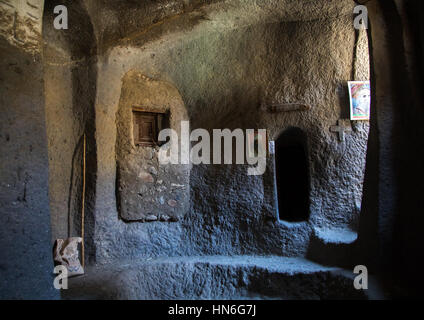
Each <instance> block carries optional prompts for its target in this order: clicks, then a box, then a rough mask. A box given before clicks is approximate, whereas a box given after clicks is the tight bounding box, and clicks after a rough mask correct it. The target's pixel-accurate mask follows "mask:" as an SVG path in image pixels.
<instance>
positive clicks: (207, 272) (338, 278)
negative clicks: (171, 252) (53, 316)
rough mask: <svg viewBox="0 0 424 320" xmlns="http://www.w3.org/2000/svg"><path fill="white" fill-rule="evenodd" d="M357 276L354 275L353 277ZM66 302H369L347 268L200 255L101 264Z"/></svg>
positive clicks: (73, 282)
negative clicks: (157, 300) (349, 300)
mask: <svg viewBox="0 0 424 320" xmlns="http://www.w3.org/2000/svg"><path fill="white" fill-rule="evenodd" d="M352 276H353V275H352ZM62 297H63V298H64V299H131V300H132V299H188V300H190V299H235V298H237V299H241V298H246V299H367V298H368V296H367V295H366V294H365V293H364V292H363V291H358V290H355V289H354V287H353V278H352V277H350V276H349V272H348V271H347V270H343V269H340V268H334V267H326V266H322V265H320V264H317V263H314V262H312V261H309V260H306V259H303V258H290V257H278V256H199V257H173V258H155V259H140V260H138V261H127V262H120V264H119V265H118V264H114V265H95V266H88V267H87V268H86V274H85V275H84V276H81V277H76V278H71V279H69V289H68V290H63V291H62Z"/></svg>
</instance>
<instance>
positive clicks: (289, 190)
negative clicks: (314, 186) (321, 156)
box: [275, 128, 310, 222]
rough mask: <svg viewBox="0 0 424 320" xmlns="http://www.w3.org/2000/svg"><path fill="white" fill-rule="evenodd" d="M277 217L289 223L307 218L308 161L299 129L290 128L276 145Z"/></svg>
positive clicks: (303, 139) (305, 144)
mask: <svg viewBox="0 0 424 320" xmlns="http://www.w3.org/2000/svg"><path fill="white" fill-rule="evenodd" d="M275 166H276V180H277V195H278V216H279V218H280V220H285V221H289V222H300V221H306V220H308V218H309V189H310V187H309V186H310V183H309V161H308V153H307V137H306V134H305V133H304V132H303V131H302V130H301V129H299V128H289V129H287V130H286V131H284V132H283V133H282V134H281V135H280V136H279V137H278V139H277V141H276V144H275Z"/></svg>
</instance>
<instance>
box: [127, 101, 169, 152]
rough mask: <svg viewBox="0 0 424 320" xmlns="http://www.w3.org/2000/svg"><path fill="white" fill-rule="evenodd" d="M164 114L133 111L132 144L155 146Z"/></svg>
mask: <svg viewBox="0 0 424 320" xmlns="http://www.w3.org/2000/svg"><path fill="white" fill-rule="evenodd" d="M163 119H164V114H162V113H155V112H144V111H139V110H134V109H133V127H134V144H135V145H141V146H151V147H152V146H157V145H159V144H158V135H159V131H160V130H161V129H162V125H163Z"/></svg>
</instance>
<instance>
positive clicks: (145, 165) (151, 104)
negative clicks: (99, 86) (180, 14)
mask: <svg viewBox="0 0 424 320" xmlns="http://www.w3.org/2000/svg"><path fill="white" fill-rule="evenodd" d="M122 82H123V83H122V93H121V98H120V102H119V111H118V114H117V117H116V126H117V145H116V153H117V155H116V156H117V197H118V199H117V200H118V210H119V212H120V217H121V218H122V219H124V220H126V221H150V222H152V221H157V220H161V221H177V220H178V219H180V218H181V217H182V216H183V215H184V214H185V213H186V212H187V210H188V207H189V175H190V170H189V165H183V164H181V165H173V164H167V165H164V164H160V163H159V158H158V152H159V147H149V146H140V145H135V143H134V137H133V114H132V111H133V108H134V107H138V108H141V109H142V110H143V111H145V112H159V113H162V114H164V115H165V117H169V123H170V126H169V127H170V128H171V129H173V130H175V132H177V133H178V136H179V137H181V129H180V124H181V121H184V120H185V121H187V120H188V119H187V112H186V110H185V108H184V103H183V101H182V100H181V97H180V95H179V93H178V91H177V90H176V89H175V88H174V87H172V86H171V85H169V84H167V83H164V82H160V81H154V80H152V79H148V78H147V77H145V76H144V75H142V74H140V73H138V72H129V73H128V74H127V75H126V76H125V78H124V79H123V81H122ZM179 144H180V142H179Z"/></svg>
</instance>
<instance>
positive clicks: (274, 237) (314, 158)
mask: <svg viewBox="0 0 424 320" xmlns="http://www.w3.org/2000/svg"><path fill="white" fill-rule="evenodd" d="M285 4H287V3H285ZM339 5H340V7H338V6H339ZM353 5H354V2H353V1H343V3H342V4H340V2H331V3H330V5H329V6H328V7H326V6H321V8H319V9H320V10H321V11H319V10H318V8H315V9H314V7H313V5H312V4H309V6H310V7H308V6H306V7H305V8H304V11H302V14H303V16H301V17H299V16H297V17H296V15H294V14H293V12H297V11H296V10H294V8H293V7H287V6H284V3H282V4H279V5H276V4H275V3H271V2H269V3H268V2H264V5H263V6H256V7H255V11H249V10H251V9H252V8H250V7H249V6H248V5H245V6H247V7H244V6H243V5H240V6H239V7H237V6H234V7H228V6H225V5H224V6H223V7H220V4H216V5H211V6H210V7H203V8H202V10H200V11H195V12H192V13H187V14H186V15H180V16H177V17H175V18H173V19H169V20H167V19H165V20H164V21H161V23H158V24H157V25H154V26H152V27H151V28H150V29H148V30H147V31H146V30H142V31H140V32H139V33H137V34H135V35H133V36H131V37H129V38H125V39H124V40H123V41H122V42H120V43H119V45H118V46H116V47H114V48H110V49H109V50H106V51H105V53H104V54H103V55H102V56H101V58H100V60H99V64H98V69H99V74H98V94H97V101H96V123H97V143H98V155H99V171H98V181H97V182H98V183H97V190H98V197H97V202H96V235H95V237H96V239H95V241H96V245H97V248H98V255H97V257H98V259H99V261H108V260H110V259H117V258H119V257H122V256H125V257H134V256H158V255H189V254H235V253H259V254H267V253H274V254H281V255H303V254H305V253H306V251H307V250H308V239H309V235H310V232H311V230H312V228H314V227H332V228H348V227H349V228H355V227H356V224H357V218H358V202H359V201H360V199H361V192H362V178H363V166H364V160H365V152H366V141H367V131H368V125H367V123H365V122H362V123H356V124H353V132H352V133H351V134H347V135H346V140H345V142H344V143H341V142H339V140H338V137H337V135H336V134H335V133H332V132H330V130H329V128H330V126H332V125H335V124H337V120H338V119H346V118H347V115H348V110H349V109H348V108H349V101H348V93H347V86H346V81H347V80H354V79H355V77H356V76H355V72H354V69H358V63H359V62H358V61H362V59H361V57H364V56H366V55H364V54H363V53H361V54H358V47H357V46H356V42H357V39H359V37H357V36H356V33H355V30H354V28H353V26H352V25H353V23H352V21H353V17H352V12H353ZM271 7H272V8H273V10H269V9H270V8H271ZM330 7H331V8H330ZM290 10H293V11H290ZM317 10H318V11H317ZM252 12H254V13H255V15H253V13H252ZM319 13H320V14H319ZM308 14H309V16H308ZM306 17H308V19H307V18H306ZM314 19H316V20H314ZM97 32H98V31H97ZM112 47H113V46H112ZM365 60H366V59H365ZM366 63H367V61H362V62H361V63H359V66H361V65H366ZM354 65H355V68H354ZM130 70H137V71H138V72H140V73H142V74H144V75H145V76H147V77H149V78H151V79H154V80H158V81H165V82H168V83H171V84H172V85H173V86H175V87H176V88H177V89H178V91H179V93H180V95H181V97H182V99H183V102H184V105H185V107H186V109H187V110H188V116H189V118H190V122H191V129H195V128H199V127H201V128H206V129H213V128H227V127H228V128H230V129H234V128H242V129H247V128H266V129H268V130H269V134H270V137H271V139H275V138H276V137H277V136H278V135H279V134H280V133H281V132H282V131H284V130H285V129H286V128H288V127H291V126H296V127H299V128H301V129H302V130H304V131H305V133H306V134H307V136H308V140H309V141H308V143H309V148H310V150H308V151H309V156H310V159H309V161H310V168H311V217H310V220H309V221H306V222H303V223H294V224H293V223H286V222H284V221H278V220H277V219H276V218H277V215H276V203H275V196H274V194H273V192H274V191H273V190H274V178H273V174H270V173H272V172H273V171H272V170H273V165H272V159H269V161H268V169H269V170H268V172H267V174H265V175H264V176H260V177H248V176H247V175H246V168H245V167H243V166H229V165H222V166H213V165H210V166H194V167H193V169H192V171H191V176H190V189H191V209H190V212H189V214H188V215H186V216H185V217H184V219H183V220H182V221H180V222H178V223H173V224H163V223H160V222H154V223H149V224H141V223H136V222H135V223H131V224H128V223H125V222H123V221H120V220H119V219H118V212H117V210H116V208H117V203H116V200H115V197H114V195H115V191H116V190H115V180H116V174H115V172H116V162H115V154H116V152H117V150H116V141H117V136H116V134H117V132H116V130H115V129H113V128H116V121H117V120H116V112H117V110H118V106H119V104H120V97H121V94H122V87H121V86H122V82H121V79H122V78H123V77H124V75H125V74H126V73H127V72H128V71H130ZM364 70H367V68H365V69H364ZM358 77H359V76H358ZM299 102H301V103H305V104H308V105H310V106H311V110H310V111H303V112H290V113H278V114H271V113H268V112H266V111H264V110H263V106H264V105H265V106H266V105H269V104H273V103H274V104H275V103H279V104H281V103H299ZM344 123H347V124H348V125H349V124H350V121H344ZM118 139H119V138H118Z"/></svg>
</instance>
